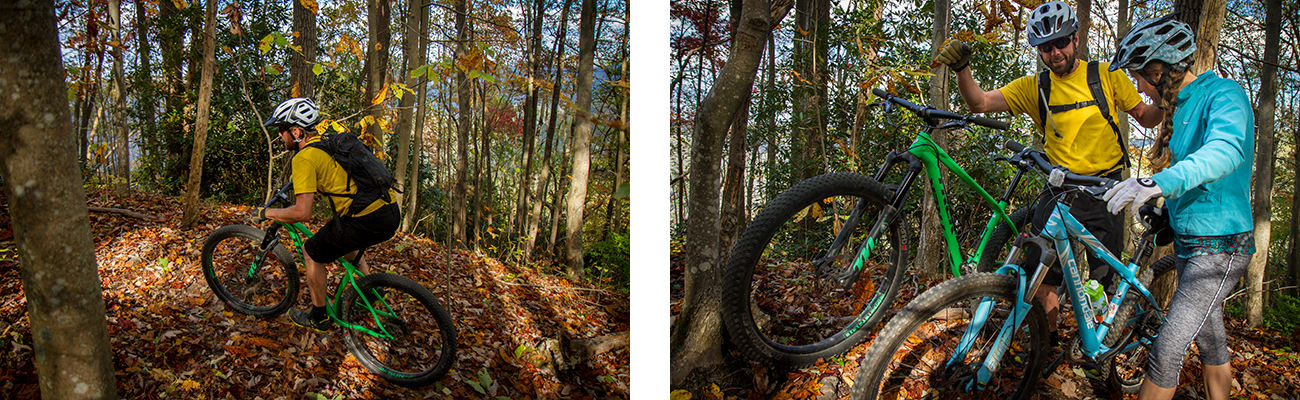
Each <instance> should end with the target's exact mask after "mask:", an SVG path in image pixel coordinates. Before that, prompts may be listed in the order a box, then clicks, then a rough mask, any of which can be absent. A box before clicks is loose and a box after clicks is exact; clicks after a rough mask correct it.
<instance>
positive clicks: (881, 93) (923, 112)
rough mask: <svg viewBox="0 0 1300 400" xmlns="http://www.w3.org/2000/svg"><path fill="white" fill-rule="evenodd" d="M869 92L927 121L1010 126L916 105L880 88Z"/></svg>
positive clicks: (996, 127)
mask: <svg viewBox="0 0 1300 400" xmlns="http://www.w3.org/2000/svg"><path fill="white" fill-rule="evenodd" d="M871 93H873V94H875V95H876V96H877V97H880V98H881V99H884V100H885V101H888V102H891V103H894V104H898V105H900V106H903V108H906V109H907V110H908V111H911V112H912V113H913V114H916V115H919V116H921V117H922V118H925V119H926V120H927V121H929V120H932V119H939V118H941V119H952V120H959V121H963V122H969V123H973V124H975V125H979V126H984V127H989V128H993V129H997V130H1002V131H1005V130H1007V129H1008V128H1011V124H1010V123H1007V122H1003V121H999V120H996V119H992V118H984V117H978V116H974V115H963V114H958V113H955V112H951V111H944V110H940V109H937V108H934V107H930V106H920V105H917V104H916V103H913V102H910V101H907V100H904V99H903V98H901V97H898V96H894V95H892V94H889V92H886V91H885V90H884V89H881V88H872V89H871Z"/></svg>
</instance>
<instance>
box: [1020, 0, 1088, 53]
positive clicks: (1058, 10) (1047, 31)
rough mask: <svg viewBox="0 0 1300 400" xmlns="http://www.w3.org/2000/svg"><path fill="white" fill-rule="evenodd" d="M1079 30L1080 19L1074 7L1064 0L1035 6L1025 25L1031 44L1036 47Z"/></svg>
mask: <svg viewBox="0 0 1300 400" xmlns="http://www.w3.org/2000/svg"><path fill="white" fill-rule="evenodd" d="M1078 30H1079V19H1078V18H1075V16H1074V8H1073V7H1070V5H1069V4H1065V2H1064V1H1049V2H1046V3H1043V4H1042V5H1040V6H1038V7H1037V8H1034V11H1033V12H1031V13H1029V23H1028V24H1026V26H1025V31H1026V33H1027V35H1026V36H1028V38H1029V45H1030V46H1034V47H1037V46H1038V45H1040V44H1043V43H1047V42H1050V41H1053V40H1056V39H1060V38H1063V37H1066V36H1069V35H1073V34H1074V32H1076V31H1078Z"/></svg>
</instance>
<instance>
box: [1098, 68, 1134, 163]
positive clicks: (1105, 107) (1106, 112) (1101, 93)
mask: <svg viewBox="0 0 1300 400" xmlns="http://www.w3.org/2000/svg"><path fill="white" fill-rule="evenodd" d="M1099 68H1100V67H1099V66H1098V65H1097V60H1093V61H1089V62H1088V90H1090V91H1092V98H1093V101H1096V103H1097V109H1098V110H1101V116H1102V117H1103V118H1106V123H1108V124H1110V129H1111V131H1112V132H1115V143H1118V144H1119V150H1120V152H1122V153H1124V155H1123V157H1122V159H1121V160H1120V162H1122V163H1124V167H1125V168H1128V167H1129V160H1128V146H1125V145H1124V138H1123V137H1122V136H1120V133H1119V125H1115V119H1114V118H1112V117H1111V115H1110V103H1109V102H1107V101H1106V91H1105V90H1102V87H1101V73H1100V72H1099V71H1098V69H1099Z"/></svg>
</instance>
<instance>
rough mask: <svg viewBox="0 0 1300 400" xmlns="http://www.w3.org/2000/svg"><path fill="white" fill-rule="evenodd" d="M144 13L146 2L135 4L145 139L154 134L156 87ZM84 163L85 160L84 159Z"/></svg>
mask: <svg viewBox="0 0 1300 400" xmlns="http://www.w3.org/2000/svg"><path fill="white" fill-rule="evenodd" d="M146 18H147V14H146V13H145V11H144V2H143V1H136V2H135V29H136V33H135V39H136V50H137V56H136V60H137V61H139V62H140V65H139V68H137V69H136V73H137V74H140V77H139V82H140V86H139V87H137V88H136V93H137V94H138V96H139V103H140V104H139V105H140V119H141V120H143V122H144V126H143V127H141V131H140V136H141V137H145V136H148V135H153V133H154V101H153V94H154V86H153V72H152V68H153V67H152V66H150V62H149V57H150V56H149V51H150V49H149V47H150V44H149V20H148V19H146ZM85 153H86V150H85V144H84V142H83V144H82V149H81V154H82V157H83V158H84V157H85ZM83 161H84V159H83Z"/></svg>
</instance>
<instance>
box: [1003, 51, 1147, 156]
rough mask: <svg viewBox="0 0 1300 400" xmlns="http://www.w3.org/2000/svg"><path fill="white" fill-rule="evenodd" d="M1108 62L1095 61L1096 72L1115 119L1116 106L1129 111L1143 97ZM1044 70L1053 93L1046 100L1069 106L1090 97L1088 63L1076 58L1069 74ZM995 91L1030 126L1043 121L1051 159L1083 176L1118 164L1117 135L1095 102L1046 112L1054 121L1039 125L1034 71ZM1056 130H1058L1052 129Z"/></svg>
mask: <svg viewBox="0 0 1300 400" xmlns="http://www.w3.org/2000/svg"><path fill="white" fill-rule="evenodd" d="M1109 66H1110V63H1107V62H1098V63H1097V72H1098V75H1100V77H1101V88H1102V91H1103V92H1105V93H1106V101H1107V103H1109V104H1107V106H1108V107H1110V115H1111V118H1113V119H1116V120H1118V119H1119V111H1128V110H1132V109H1133V107H1136V106H1137V105H1138V103H1141V102H1142V97H1140V96H1138V92H1137V89H1136V88H1135V87H1134V86H1133V81H1131V80H1129V79H1128V76H1126V75H1124V73H1123V72H1122V71H1107V68H1108V67H1109ZM1049 75H1051V77H1052V78H1051V79H1052V94H1051V96H1048V97H1049V101H1050V105H1052V106H1057V105H1069V104H1073V103H1077V102H1082V101H1089V100H1092V99H1093V98H1092V91H1091V90H1089V89H1088V63H1087V62H1084V61H1079V64H1078V66H1077V67H1075V69H1074V71H1073V72H1071V73H1070V74H1069V75H1066V76H1056V74H1055V73H1052V74H1049ZM998 90H999V91H1001V92H1002V97H1003V98H1006V100H1007V105H1008V106H1010V107H1011V112H1012V113H1022V114H1029V116H1030V118H1033V120H1034V124H1035V125H1037V126H1044V125H1046V129H1045V130H1046V132H1044V133H1043V136H1045V137H1046V138H1047V140H1046V142H1047V143H1046V145H1045V146H1043V147H1044V150H1046V152H1047V157H1048V159H1049V160H1051V162H1052V163H1054V164H1059V165H1063V166H1065V167H1066V168H1069V169H1070V171H1071V172H1074V173H1077V174H1083V175H1101V174H1102V173H1109V172H1111V171H1115V170H1117V169H1119V168H1122V167H1123V164H1122V162H1121V160H1122V158H1123V157H1124V154H1123V153H1122V151H1123V150H1122V149H1120V147H1119V140H1118V139H1117V138H1116V135H1117V134H1116V133H1115V131H1114V130H1112V129H1111V128H1110V124H1109V123H1107V122H1106V118H1104V117H1102V116H1101V110H1098V109H1097V106H1095V105H1091V106H1087V107H1081V108H1076V109H1073V110H1069V111H1062V112H1059V113H1055V114H1050V119H1051V121H1054V122H1055V124H1053V123H1051V122H1048V123H1046V124H1044V121H1039V120H1038V107H1039V104H1041V101H1040V100H1039V99H1038V74H1033V75H1029V76H1024V77H1020V78H1019V79H1016V80H1014V81H1012V82H1011V83H1009V84H1007V85H1006V86H1003V87H1002V88H1000V89H998ZM1116 123H1117V124H1118V123H1119V122H1116ZM1053 125H1055V128H1053ZM1057 129H1059V132H1056V131H1054V130H1057ZM1057 133H1059V134H1060V137H1058V136H1057ZM1117 166H1118V167H1117Z"/></svg>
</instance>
